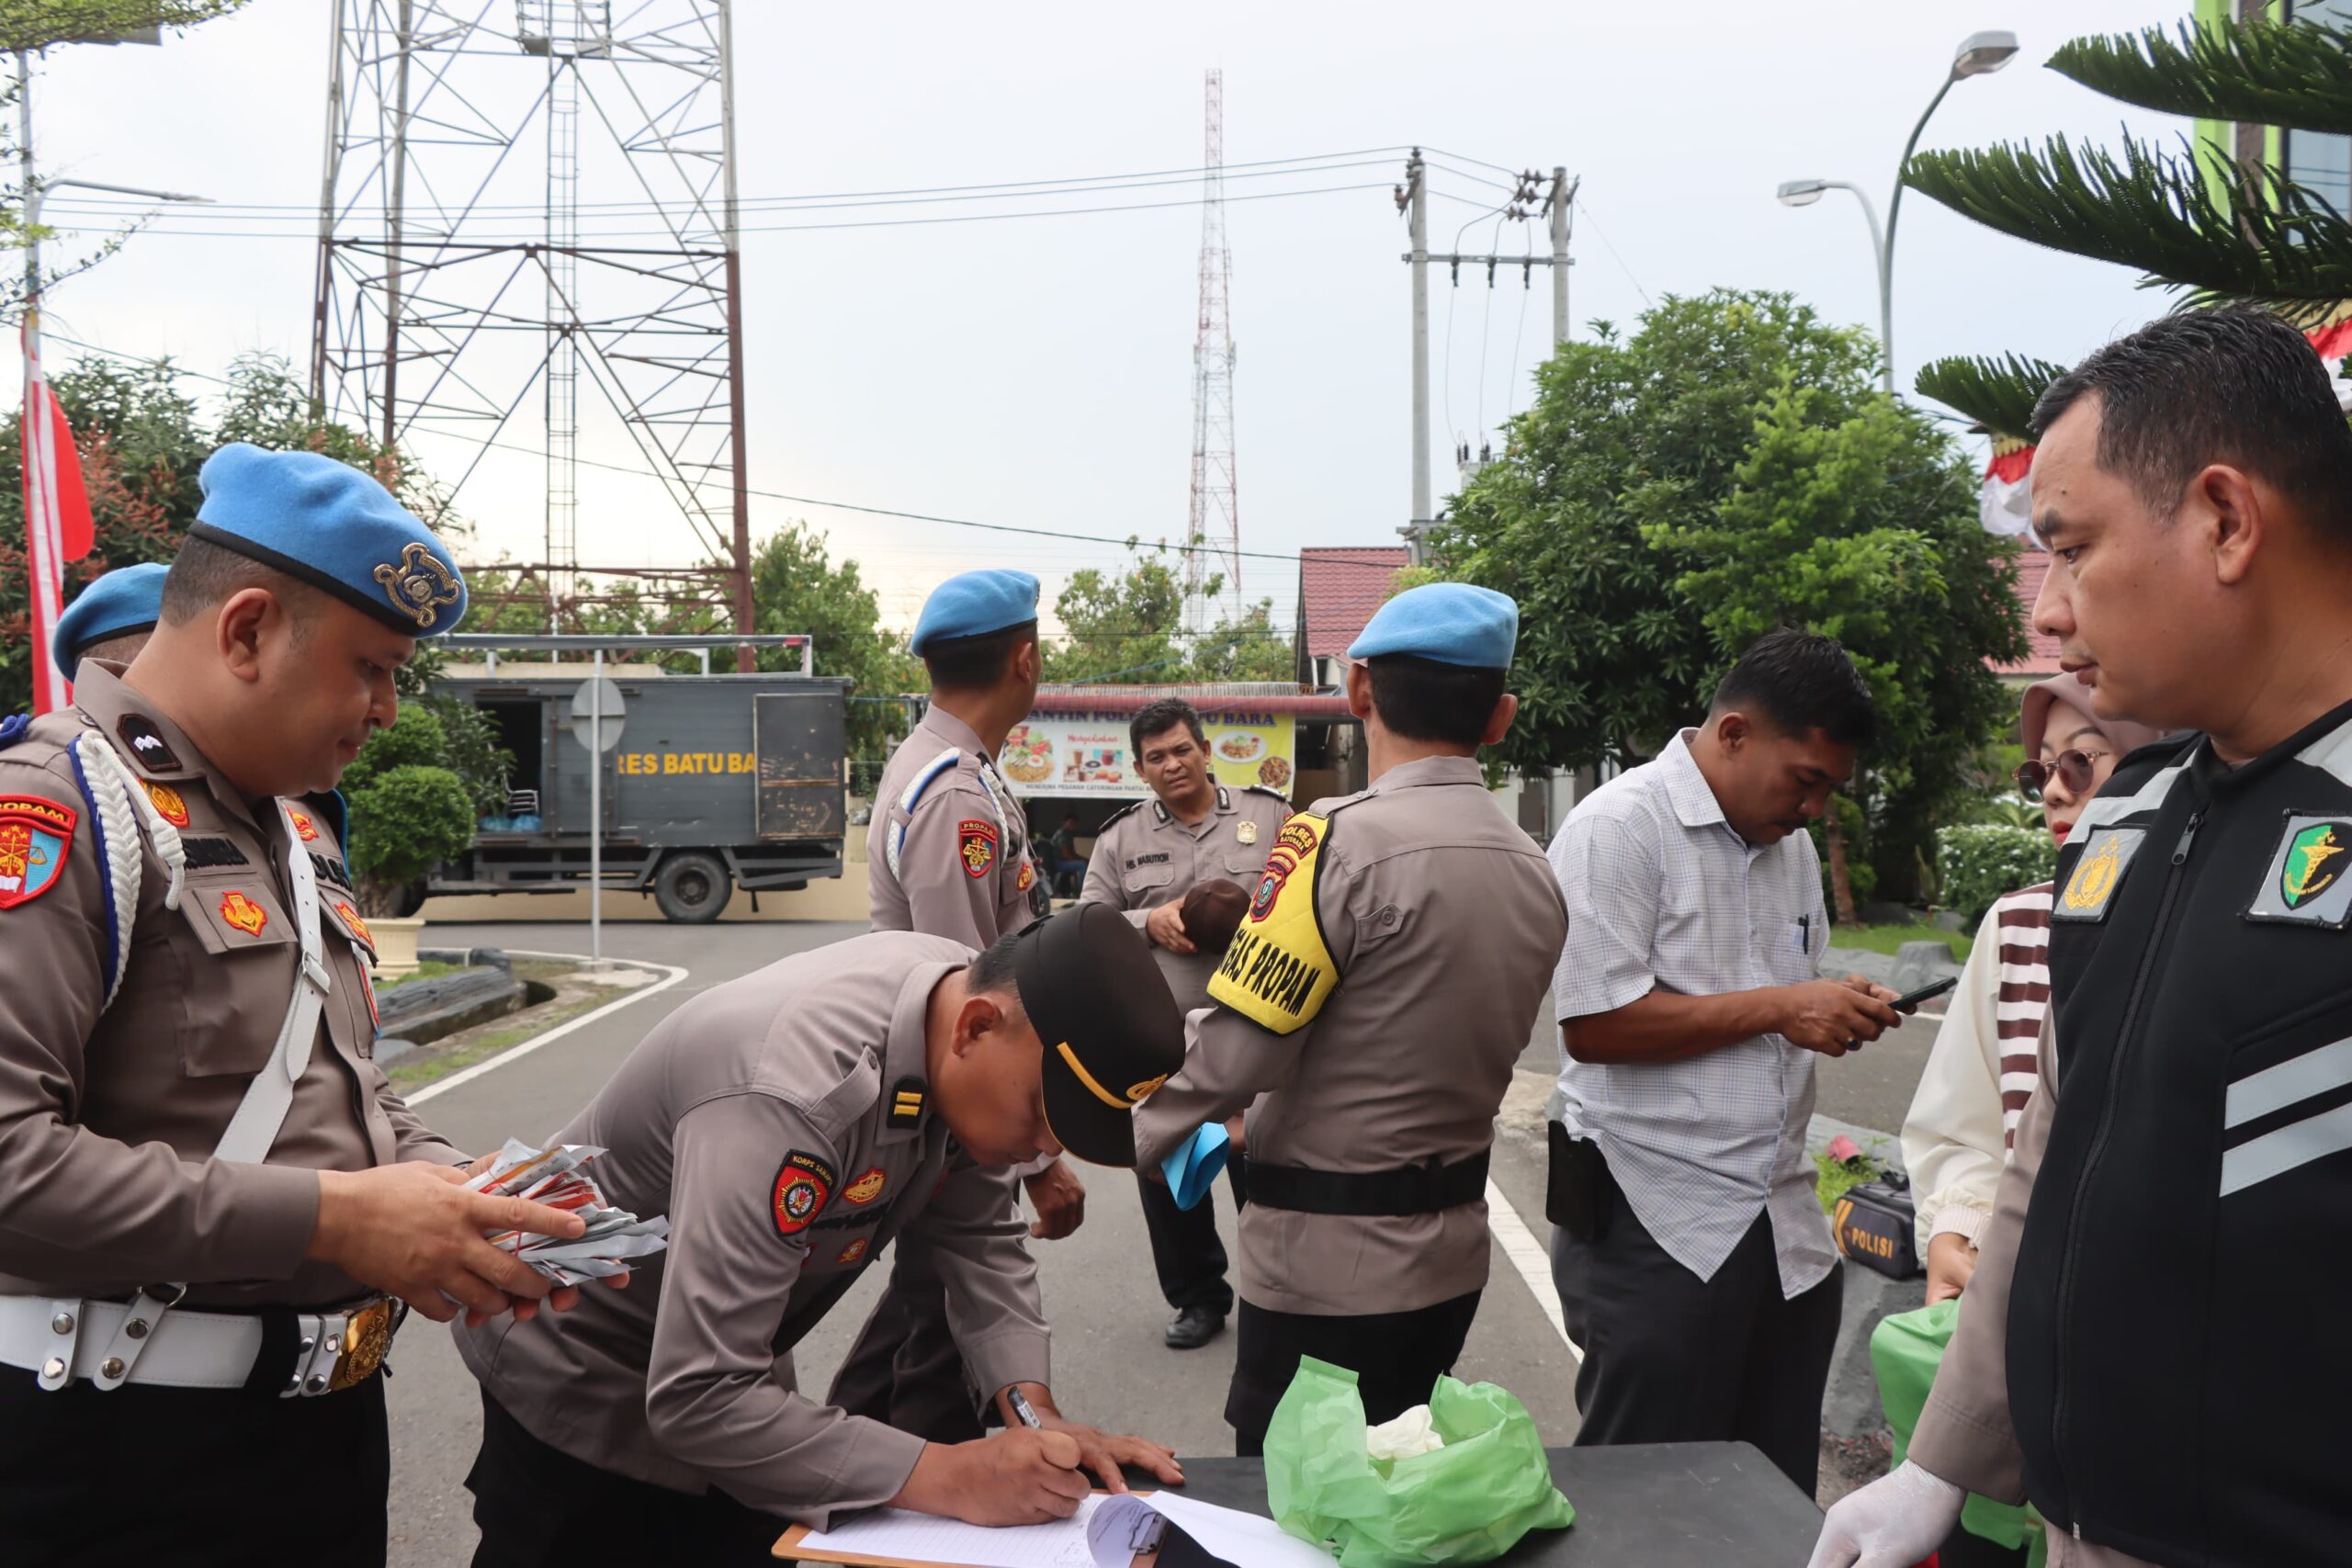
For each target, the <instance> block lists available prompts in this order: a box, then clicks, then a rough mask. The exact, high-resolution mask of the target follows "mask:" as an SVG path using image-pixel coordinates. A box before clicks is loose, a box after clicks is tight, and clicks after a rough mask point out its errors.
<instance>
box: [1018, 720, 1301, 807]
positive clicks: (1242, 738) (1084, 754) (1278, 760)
mask: <svg viewBox="0 0 2352 1568" xmlns="http://www.w3.org/2000/svg"><path fill="white" fill-rule="evenodd" d="M1133 717H1134V715H1133V714H1131V713H1115V712H1112V711H1110V710H1108V709H1105V710H1103V711H1101V712H1097V713H1033V714H1031V715H1030V716H1029V717H1028V720H1027V721H1026V722H1025V723H1022V724H1016V725H1014V726H1013V727H1012V730H1011V732H1010V733H1008V734H1007V735H1006V736H1005V738H1004V750H1003V751H1002V752H1001V753H999V755H998V758H997V766H998V768H999V769H1000V770H1001V772H1002V773H1003V774H1004V776H1005V778H1006V779H1007V780H1008V781H1010V782H1011V784H1012V788H1013V793H1014V794H1016V795H1040V796H1045V797H1049V798H1057V797H1061V796H1066V795H1100V796H1104V797H1109V798H1117V799H1124V800H1133V799H1135V798H1136V797H1137V796H1140V795H1149V794H1150V793H1151V785H1150V784H1147V783H1146V782H1145V781H1144V776H1143V771H1142V769H1140V768H1138V767H1137V766H1136V759H1135V756H1134V748H1133V747H1132V746H1131V745H1129V744H1128V741H1127V723H1128V721H1129V720H1130V719H1132V718H1133ZM1201 728H1203V729H1204V731H1205V732H1206V733H1207V736H1208V743H1209V762H1210V768H1211V771H1212V772H1214V773H1216V780H1217V782H1218V783H1219V784H1227V785H1229V786H1231V787H1233V788H1236V789H1238V788H1241V787H1242V786H1244V785H1246V784H1264V785H1265V786H1266V787H1267V788H1269V789H1278V790H1280V791H1282V792H1283V794H1284V795H1288V794H1289V793H1290V786H1291V778H1292V775H1293V774H1294V773H1295V771H1296V769H1295V757H1296V755H1297V745H1296V742H1297V736H1298V721H1297V719H1296V718H1295V716H1292V715H1290V714H1286V713H1283V714H1277V713H1252V712H1246V711H1241V710H1232V711H1226V712H1219V713H1215V714H1205V713H1204V714H1203V715H1202V716H1201Z"/></svg>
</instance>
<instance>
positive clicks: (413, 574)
mask: <svg viewBox="0 0 2352 1568" xmlns="http://www.w3.org/2000/svg"><path fill="white" fill-rule="evenodd" d="M376 581H378V582H379V583H381V584H382V585H383V589H384V596H385V597H386V598H388V599H390V601H391V602H392V607H393V608H394V609H396V610H399V611H400V612H401V614H402V615H410V616H413V617H414V619H415V621H416V624H417V625H418V626H420V627H425V628H430V627H431V626H432V625H433V623H434V621H435V620H436V619H438V618H439V616H440V613H441V612H440V607H441V606H442V605H444V604H456V603H457V602H458V576H457V573H455V572H453V571H451V570H449V569H448V568H447V567H446V566H443V565H442V564H441V558H440V557H438V556H436V555H435V554H434V553H433V552H432V551H431V550H430V549H427V548H426V547H424V546H423V545H420V544H417V543H415V542H414V541H411V542H410V543H408V544H406V545H403V546H401V558H400V563H399V564H398V565H397V566H396V565H394V564H392V563H391V562H390V561H386V562H385V563H384V564H383V565H381V566H379V567H378V568H377V569H376Z"/></svg>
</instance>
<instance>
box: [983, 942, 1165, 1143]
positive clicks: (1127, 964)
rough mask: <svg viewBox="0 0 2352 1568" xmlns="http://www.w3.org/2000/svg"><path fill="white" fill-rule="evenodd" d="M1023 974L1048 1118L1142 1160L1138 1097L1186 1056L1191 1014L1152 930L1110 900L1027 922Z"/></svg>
mask: <svg viewBox="0 0 2352 1568" xmlns="http://www.w3.org/2000/svg"><path fill="white" fill-rule="evenodd" d="M1012 978H1013V983H1014V984H1015V985H1016V986H1018V987H1020V990H1021V1005H1022V1008H1023V1010H1024V1011H1026V1012H1027V1013H1028V1015H1029V1021H1030V1023H1031V1024H1032V1025H1033V1026H1035V1029H1036V1031H1037V1038H1038V1040H1039V1041H1041V1042H1042V1043H1044V1045H1045V1048H1046V1061H1045V1074H1044V1077H1045V1089H1046V1123H1047V1125H1049V1126H1050V1127H1051V1128H1052V1129H1053V1134H1054V1139H1055V1141H1056V1142H1057V1143H1058V1144H1060V1145H1061V1146H1062V1147H1063V1148H1065V1149H1068V1150H1069V1152H1070V1153H1071V1154H1074V1155H1076V1156H1078V1157H1079V1158H1080V1159H1082V1160H1086V1161H1088V1162H1090V1163H1091V1164H1094V1165H1114V1166H1133V1165H1134V1164H1135V1163H1136V1145H1135V1128H1134V1124H1133V1122H1132V1120H1131V1118H1130V1114H1129V1113H1130V1112H1131V1111H1133V1110H1134V1109H1135V1105H1136V1101H1137V1100H1141V1099H1143V1097H1144V1096H1146V1095H1148V1094H1149V1093H1150V1092H1151V1091H1152V1090H1153V1089H1158V1088H1159V1086H1160V1085H1161V1084H1163V1083H1165V1082H1167V1081H1168V1078H1169V1077H1170V1074H1172V1073H1174V1072H1175V1071H1176V1070H1177V1069H1178V1068H1179V1067H1182V1066H1183V1065H1184V1015H1183V1013H1182V1010H1179V1009H1178V1008H1177V1006H1176V998H1174V997H1173V996H1171V995H1170V994H1169V990H1168V982H1167V980H1166V979H1165V978H1163V977H1162V976H1161V975H1160V973H1159V964H1156V963H1154V962H1153V961H1152V956H1151V947H1150V944H1149V943H1148V942H1146V941H1145V940H1144V936H1143V933H1142V932H1140V931H1136V928H1135V927H1134V926H1132V925H1130V924H1128V923H1127V921H1126V920H1125V919H1123V918H1122V917H1121V916H1120V915H1119V914H1118V913H1117V912H1116V911H1115V910H1114V909H1112V908H1109V907H1107V906H1105V905H1102V904H1078V905H1074V906H1072V907H1071V908H1068V909H1065V910H1063V911H1062V912H1061V913H1060V914H1057V915H1055V916H1052V917H1050V918H1049V919H1043V920H1039V921H1038V922H1037V923H1036V924H1035V925H1032V926H1029V927H1027V928H1025V929H1024V930H1023V931H1022V932H1021V935H1020V937H1019V938H1018V939H1017V940H1016V941H1015V942H1014V944H1013V959H1012Z"/></svg>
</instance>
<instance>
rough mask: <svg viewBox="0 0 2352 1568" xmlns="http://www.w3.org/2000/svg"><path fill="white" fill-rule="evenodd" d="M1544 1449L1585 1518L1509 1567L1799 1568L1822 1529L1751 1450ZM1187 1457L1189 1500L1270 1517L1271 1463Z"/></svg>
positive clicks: (1532, 1540)
mask: <svg viewBox="0 0 2352 1568" xmlns="http://www.w3.org/2000/svg"><path fill="white" fill-rule="evenodd" d="M1546 1452H1547V1453H1548V1454H1549V1455H1550V1457H1551V1461H1552V1481H1553V1483H1554V1484H1555V1485H1556V1486H1558V1487H1559V1489H1560V1490H1561V1491H1562V1492H1563V1493H1565V1494H1566V1495H1567V1499H1568V1501H1569V1502H1571V1503H1573V1504H1575V1505H1576V1510H1577V1519H1576V1523H1575V1524H1573V1525H1571V1526H1569V1527H1568V1528H1567V1529H1564V1530H1538V1531H1536V1532H1534V1533H1532V1534H1531V1535H1528V1536H1526V1537H1525V1538H1523V1539H1522V1540H1521V1541H1520V1543H1519V1544H1518V1545H1517V1546H1515V1547H1513V1548H1512V1549H1511V1550H1510V1551H1508V1552H1506V1553H1504V1554H1503V1555H1502V1556H1501V1557H1498V1558H1497V1559H1496V1560H1495V1561H1496V1562H1497V1563H1498V1564H1503V1565H1506V1568H1799V1565H1801V1564H1803V1563H1804V1562H1805V1560H1806V1558H1807V1557H1809V1556H1810V1555H1811V1553H1812V1551H1813V1543H1814V1538H1815V1536H1816V1535H1818V1534H1819V1533H1820V1530H1821V1510H1820V1509H1818V1508H1816V1507H1815V1506H1813V1499H1812V1498H1810V1497H1807V1496H1806V1495H1804V1493H1802V1492H1800V1491H1798V1490H1797V1489H1796V1487H1795V1486H1794V1485H1792V1484H1791V1483H1790V1481H1789V1478H1788V1477H1787V1476H1785V1475H1782V1474H1781V1472H1779V1471H1778V1470H1777V1469H1775V1468H1773V1465H1772V1461H1770V1460H1768V1459H1766V1458H1765V1457H1764V1456H1763V1455H1762V1454H1761V1453H1759V1452H1758V1451H1757V1450H1755V1449H1754V1448H1752V1447H1751V1446H1749V1445H1748V1444H1747V1443H1645V1444H1634V1445H1629V1446H1626V1447H1623V1448H1593V1449H1551V1450H1546ZM1182 1462H1183V1466H1184V1485H1183V1486H1182V1488H1181V1490H1182V1494H1183V1495H1185V1496H1187V1497H1194V1498H1198V1499H1199V1500H1200V1501H1202V1502H1204V1503H1216V1504H1218V1505H1220V1506H1225V1507H1227V1508H1238V1509H1240V1510H1242V1511H1244V1512H1246V1513H1252V1514H1257V1515H1260V1516H1261V1517H1262V1516H1264V1515H1266V1513H1267V1511H1268V1510H1267V1507H1266V1471H1265V1465H1264V1462H1263V1461H1260V1460H1254V1459H1188V1460H1184V1461H1182ZM1129 1479H1130V1482H1131V1483H1134V1484H1136V1485H1137V1486H1139V1487H1140V1486H1148V1485H1151V1484H1154V1483H1152V1482H1149V1481H1148V1480H1145V1479H1143V1478H1141V1477H1130V1478H1129Z"/></svg>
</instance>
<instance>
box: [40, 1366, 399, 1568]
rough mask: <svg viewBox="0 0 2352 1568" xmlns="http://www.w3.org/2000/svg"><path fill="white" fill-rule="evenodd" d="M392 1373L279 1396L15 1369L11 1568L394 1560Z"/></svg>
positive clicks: (226, 1567) (339, 1566)
mask: <svg viewBox="0 0 2352 1568" xmlns="http://www.w3.org/2000/svg"><path fill="white" fill-rule="evenodd" d="M390 1480H391V1450H390V1438H389V1437H388V1436H387V1434H386V1428H385V1426H384V1380H383V1379H382V1378H381V1377H373V1378H369V1379H368V1381H367V1382H363V1383H361V1384H360V1385H358V1386H357V1387H356V1388H348V1389H345V1390H343V1391H342V1392H341V1393H327V1394H320V1395H318V1396H317V1397H315V1398H311V1399H280V1398H278V1397H277V1393H276V1391H275V1390H273V1391H271V1392H269V1393H246V1392H244V1391H243V1390H241V1389H207V1388H149V1387H143V1386H141V1385H140V1384H137V1383H130V1384H127V1385H125V1386H124V1387H121V1388H119V1389H116V1390H115V1391H113V1392H112V1393H100V1392H99V1391H98V1389H97V1388H96V1386H94V1385H93V1384H90V1383H87V1382H76V1383H74V1384H73V1385H71V1386H70V1387H67V1388H62V1389H60V1390H58V1391H57V1392H56V1393H45V1392H43V1391H42V1389H41V1387H40V1384H39V1383H37V1382H34V1380H33V1374H32V1373H31V1372H29V1371H22V1370H20V1369H18V1368H16V1367H0V1562H7V1563H8V1564H10V1568H30V1565H33V1564H48V1563H58V1564H67V1563H71V1564H74V1565H75V1568H113V1565H114V1564H118V1563H120V1564H130V1563H138V1564H141V1565H142V1568H144V1565H151V1564H155V1563H170V1564H173V1568H198V1565H202V1568H212V1565H214V1564H219V1565H220V1568H231V1565H232V1564H233V1565H237V1568H248V1565H250V1564H253V1563H257V1562H300V1563H302V1564H303V1565H304V1568H313V1565H315V1568H382V1564H383V1562H384V1529H385V1524H384V1499H385V1495H386V1492H387V1490H388V1488H389V1487H390Z"/></svg>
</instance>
